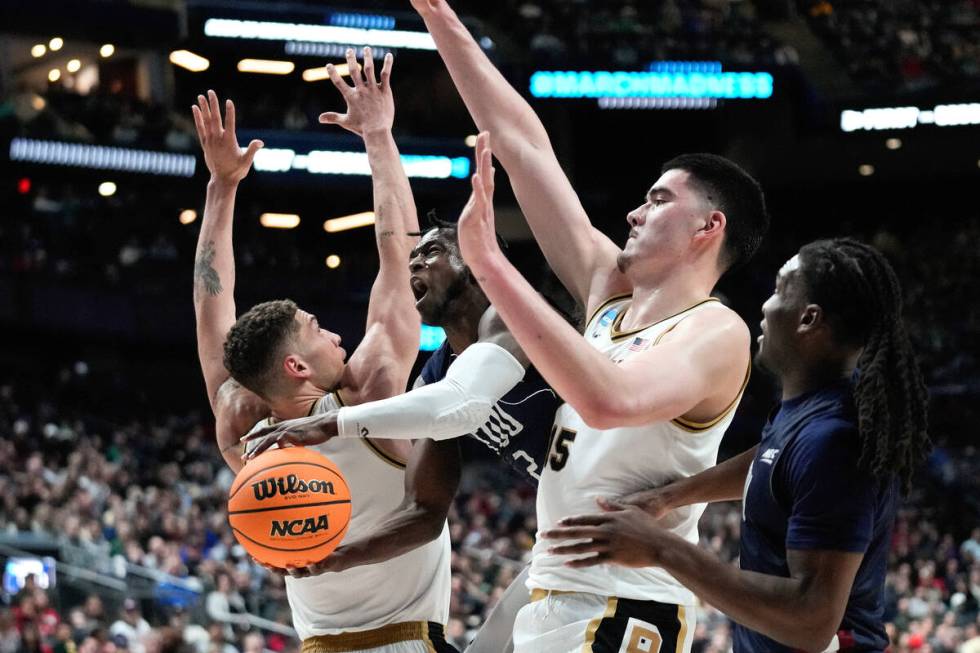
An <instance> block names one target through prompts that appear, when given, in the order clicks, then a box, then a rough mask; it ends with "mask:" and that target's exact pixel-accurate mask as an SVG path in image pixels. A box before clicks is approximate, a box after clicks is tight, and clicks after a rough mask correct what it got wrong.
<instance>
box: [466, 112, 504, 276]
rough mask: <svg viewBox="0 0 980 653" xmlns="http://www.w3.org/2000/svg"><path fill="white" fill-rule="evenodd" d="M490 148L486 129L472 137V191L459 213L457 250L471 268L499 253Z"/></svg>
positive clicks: (493, 171)
mask: <svg viewBox="0 0 980 653" xmlns="http://www.w3.org/2000/svg"><path fill="white" fill-rule="evenodd" d="M494 173H495V170H494V167H493V152H492V151H491V150H490V133H489V132H481V133H480V135H479V136H477V139H476V174H475V175H473V193H472V194H471V195H470V200H469V202H467V203H466V206H465V207H463V212H462V213H461V214H460V216H459V225H458V232H457V233H458V235H459V251H460V253H461V254H462V255H463V260H464V261H465V262H466V264H467V265H469V266H470V267H471V268H475V267H477V266H479V264H481V263H483V262H485V261H486V260H488V259H489V258H492V257H493V256H495V255H501V256H502V254H501V253H500V247H499V245H498V244H497V233H496V230H495V226H494V215H493V189H494Z"/></svg>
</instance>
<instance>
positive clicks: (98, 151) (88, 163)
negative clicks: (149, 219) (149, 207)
mask: <svg viewBox="0 0 980 653" xmlns="http://www.w3.org/2000/svg"><path fill="white" fill-rule="evenodd" d="M10 160H11V161H24V162H26V163H39V164H42V165H60V166H70V167H74V168H91V169H93V170H118V171H120V172H136V173H144V174H151V175H166V176H172V177H193V176H194V168H195V166H196V160H195V158H194V156H193V155H191V154H173V153H171V152H154V151H151V150H134V149H129V148H125V147H106V146H102V145H86V144H84V143H66V142H63V141H48V140H39V139H33V138H15V139H13V140H12V141H10Z"/></svg>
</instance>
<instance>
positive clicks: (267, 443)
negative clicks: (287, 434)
mask: <svg viewBox="0 0 980 653" xmlns="http://www.w3.org/2000/svg"><path fill="white" fill-rule="evenodd" d="M281 437H282V435H281V434H278V433H277V434H270V435H268V436H266V437H265V438H263V439H261V440H259V441H258V442H256V443H255V446H254V447H252V449H251V450H250V451H248V452H247V453H246V454H245V458H246V460H252V459H253V458H255V457H256V456H258V455H259V454H260V453H262V452H263V451H265V450H266V449H268V448H269V447H271V446H272V445H274V444H278V443H279V439H280V438H281Z"/></svg>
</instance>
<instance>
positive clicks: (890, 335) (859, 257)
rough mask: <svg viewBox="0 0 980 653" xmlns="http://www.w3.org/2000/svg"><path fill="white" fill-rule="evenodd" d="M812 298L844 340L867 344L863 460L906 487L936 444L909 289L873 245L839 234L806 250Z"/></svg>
mask: <svg viewBox="0 0 980 653" xmlns="http://www.w3.org/2000/svg"><path fill="white" fill-rule="evenodd" d="M800 263H801V266H800V267H801V274H802V278H803V282H804V284H805V286H806V292H807V299H808V301H809V302H812V303H814V304H818V305H819V306H820V307H821V308H822V309H823V311H824V313H825V315H826V316H827V319H828V322H829V324H830V326H831V329H832V330H833V333H834V337H835V338H836V339H837V340H838V341H839V342H840V343H841V344H843V345H850V346H856V347H862V348H863V351H862V352H861V356H860V358H859V359H858V371H857V377H858V378H857V385H856V387H855V389H854V404H855V408H856V409H857V416H858V431H859V434H860V435H859V437H860V440H861V454H860V458H859V459H858V464H859V465H860V466H862V468H864V469H866V470H867V471H869V472H870V473H871V474H872V475H874V476H875V477H876V478H878V479H883V478H886V477H888V476H889V475H891V474H894V475H895V476H896V477H897V478H899V479H900V480H901V481H902V484H903V488H904V489H905V491H906V492H907V491H908V490H909V487H910V485H911V480H912V475H913V473H914V472H915V469H916V467H917V466H918V465H919V463H921V462H922V460H924V459H925V457H926V455H927V454H928V452H929V449H930V447H931V444H930V441H929V435H928V391H927V390H926V385H925V382H924V381H923V379H922V373H921V371H920V370H919V364H918V361H917V360H916V357H915V352H914V350H913V349H912V342H911V340H910V339H909V336H908V333H907V332H906V329H905V323H904V322H903V320H902V289H901V286H900V284H899V282H898V277H897V276H896V275H895V271H894V270H893V269H892V266H891V265H890V264H889V263H888V260H887V259H886V258H885V257H884V255H882V253H881V252H879V251H878V250H877V249H875V248H874V247H871V246H870V245H866V244H864V243H861V242H858V241H856V240H852V239H850V238H838V239H834V240H819V241H816V242H813V243H810V244H808V245H805V246H803V247H802V248H801V249H800Z"/></svg>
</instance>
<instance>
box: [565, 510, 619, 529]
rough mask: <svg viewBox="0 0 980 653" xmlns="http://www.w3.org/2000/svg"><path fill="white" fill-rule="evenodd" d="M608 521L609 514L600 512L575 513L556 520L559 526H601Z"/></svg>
mask: <svg viewBox="0 0 980 653" xmlns="http://www.w3.org/2000/svg"><path fill="white" fill-rule="evenodd" d="M608 521H609V516H608V515H605V514H602V513H595V514H591V515H575V516H573V517H565V518H564V519H561V520H559V521H558V525H559V526H601V525H602V524H605V523H606V522H608Z"/></svg>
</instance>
